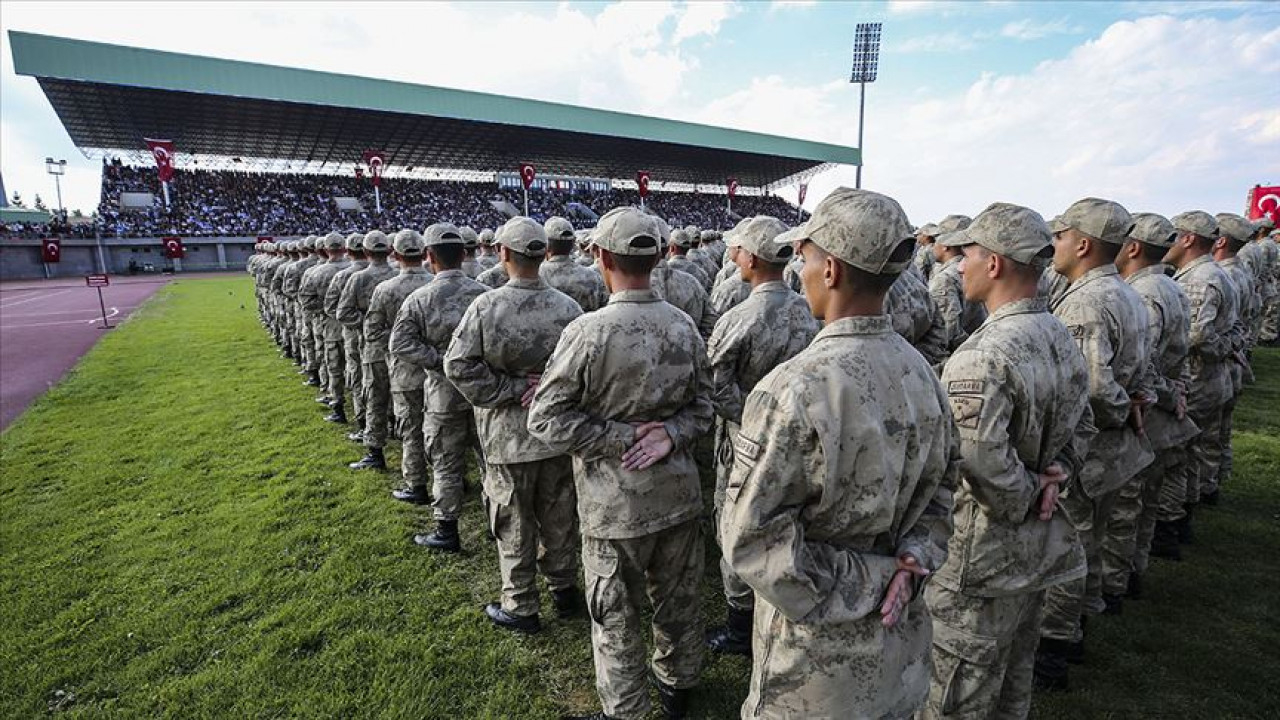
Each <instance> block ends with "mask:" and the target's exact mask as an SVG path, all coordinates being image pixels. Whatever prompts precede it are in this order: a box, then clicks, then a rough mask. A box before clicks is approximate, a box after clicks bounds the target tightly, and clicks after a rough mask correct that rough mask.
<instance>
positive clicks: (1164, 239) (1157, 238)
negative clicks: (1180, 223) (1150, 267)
mask: <svg viewBox="0 0 1280 720" xmlns="http://www.w3.org/2000/svg"><path fill="white" fill-rule="evenodd" d="M1129 237H1131V238H1133V239H1134V240H1137V241H1138V242H1140V243H1144V244H1146V245H1154V246H1156V247H1162V248H1167V247H1173V241H1174V239H1175V238H1177V237H1178V233H1176V232H1174V230H1173V223H1171V222H1169V219H1168V218H1166V217H1165V216H1163V215H1157V214H1155V213H1134V214H1133V229H1132V230H1130V231H1129Z"/></svg>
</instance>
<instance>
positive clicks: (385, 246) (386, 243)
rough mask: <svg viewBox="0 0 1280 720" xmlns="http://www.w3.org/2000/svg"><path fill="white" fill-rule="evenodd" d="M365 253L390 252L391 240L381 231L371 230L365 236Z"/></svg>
mask: <svg viewBox="0 0 1280 720" xmlns="http://www.w3.org/2000/svg"><path fill="white" fill-rule="evenodd" d="M364 250H365V252H388V251H390V250H391V238H388V237H387V234H386V233H384V232H382V231H381V230H370V231H369V232H367V233H365V235H364Z"/></svg>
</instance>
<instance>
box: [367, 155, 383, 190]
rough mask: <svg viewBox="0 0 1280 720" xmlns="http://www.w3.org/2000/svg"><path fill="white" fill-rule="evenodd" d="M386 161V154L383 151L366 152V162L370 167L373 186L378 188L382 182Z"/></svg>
mask: <svg viewBox="0 0 1280 720" xmlns="http://www.w3.org/2000/svg"><path fill="white" fill-rule="evenodd" d="M385 160H386V153H384V152H382V151H381V150H365V151H364V161H365V163H366V164H367V165H368V166H369V175H370V177H372V178H373V186H374V187H378V185H379V184H380V183H381V182H382V166H383V162H384V161H385Z"/></svg>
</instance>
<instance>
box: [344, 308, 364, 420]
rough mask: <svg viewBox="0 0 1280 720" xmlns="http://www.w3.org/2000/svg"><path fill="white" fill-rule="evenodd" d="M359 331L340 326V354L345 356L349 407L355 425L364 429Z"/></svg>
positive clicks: (362, 374) (362, 360)
mask: <svg viewBox="0 0 1280 720" xmlns="http://www.w3.org/2000/svg"><path fill="white" fill-rule="evenodd" d="M360 344H361V340H360V331H359V330H353V329H351V328H346V327H344V328H342V354H343V356H344V357H345V358H346V364H345V368H344V369H345V370H346V378H345V383H346V386H347V393H348V394H350V395H351V409H352V411H353V413H354V414H355V421H356V427H358V428H360V429H361V430H364V364H363V363H364V359H363V357H362V356H361V347H360Z"/></svg>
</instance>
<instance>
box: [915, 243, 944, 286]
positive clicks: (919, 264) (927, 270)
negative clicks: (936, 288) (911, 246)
mask: <svg viewBox="0 0 1280 720" xmlns="http://www.w3.org/2000/svg"><path fill="white" fill-rule="evenodd" d="M937 262H938V261H937V259H936V258H935V257H934V255H933V246H932V245H921V246H920V247H918V248H916V254H915V256H914V257H913V258H912V259H911V265H912V267H914V268H915V269H916V270H917V271H918V272H919V273H920V278H921V279H922V280H924V281H925V282H926V283H932V282H933V273H934V271H935V270H936V269H937Z"/></svg>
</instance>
